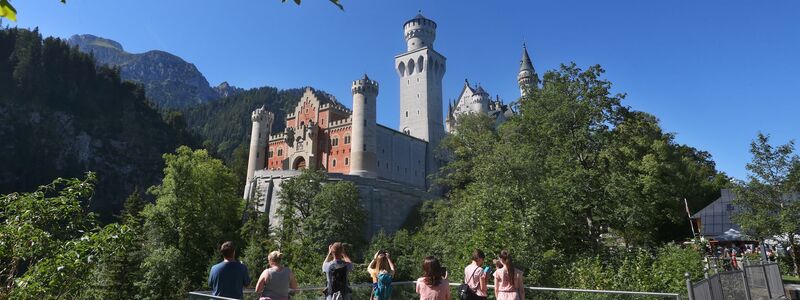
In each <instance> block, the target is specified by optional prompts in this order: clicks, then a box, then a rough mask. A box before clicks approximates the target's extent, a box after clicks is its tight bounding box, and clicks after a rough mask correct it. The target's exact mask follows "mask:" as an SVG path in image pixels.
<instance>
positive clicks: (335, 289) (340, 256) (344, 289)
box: [322, 242, 353, 300]
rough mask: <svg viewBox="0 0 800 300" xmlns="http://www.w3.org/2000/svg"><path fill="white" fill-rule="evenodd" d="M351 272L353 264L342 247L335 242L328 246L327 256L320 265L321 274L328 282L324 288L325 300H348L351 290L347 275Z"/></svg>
mask: <svg viewBox="0 0 800 300" xmlns="http://www.w3.org/2000/svg"><path fill="white" fill-rule="evenodd" d="M352 270H353V262H352V261H351V260H350V257H348V256H347V253H345V251H344V245H342V243H341V242H336V243H333V244H331V245H330V246H328V256H326V257H325V261H324V262H323V263H322V272H323V273H325V277H326V278H327V280H328V285H327V287H326V288H325V299H326V300H350V297H351V295H352V290H351V289H350V285H349V284H348V281H347V273H349V272H350V271H352Z"/></svg>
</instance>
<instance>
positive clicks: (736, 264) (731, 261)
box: [705, 243, 791, 271]
mask: <svg viewBox="0 0 800 300" xmlns="http://www.w3.org/2000/svg"><path fill="white" fill-rule="evenodd" d="M762 246H763V247H764V248H763V251H762ZM788 249H789V250H791V247H788ZM705 253H706V267H707V268H709V269H711V268H721V269H724V270H726V271H731V270H741V269H742V263H743V261H744V260H746V258H745V257H746V256H758V257H759V258H758V259H757V260H764V259H765V260H766V261H769V262H775V261H776V260H777V259H778V257H780V256H787V255H789V253H788V251H787V249H786V248H784V247H783V245H781V244H776V245H767V244H760V245H759V244H753V243H730V244H726V245H716V246H715V247H712V246H711V245H706V248H705ZM762 256H763V257H762Z"/></svg>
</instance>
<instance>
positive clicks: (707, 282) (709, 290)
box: [703, 268, 717, 299]
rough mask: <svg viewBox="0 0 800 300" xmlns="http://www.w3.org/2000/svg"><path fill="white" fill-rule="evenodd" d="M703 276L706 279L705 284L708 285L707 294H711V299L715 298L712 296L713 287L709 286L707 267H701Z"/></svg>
mask: <svg viewBox="0 0 800 300" xmlns="http://www.w3.org/2000/svg"><path fill="white" fill-rule="evenodd" d="M703 277H705V279H706V286H707V287H708V294H709V295H711V299H717V298H715V297H714V289H712V288H711V279H710V278H709V277H708V268H704V269H703Z"/></svg>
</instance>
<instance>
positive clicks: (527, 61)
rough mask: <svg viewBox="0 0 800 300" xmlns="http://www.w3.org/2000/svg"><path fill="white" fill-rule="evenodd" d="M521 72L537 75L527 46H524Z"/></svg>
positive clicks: (520, 64) (520, 65)
mask: <svg viewBox="0 0 800 300" xmlns="http://www.w3.org/2000/svg"><path fill="white" fill-rule="evenodd" d="M519 71H520V72H522V71H530V72H531V74H533V73H536V70H534V69H533V63H532V62H531V57H530V56H528V47H527V46H526V45H525V44H522V60H521V61H520V62H519Z"/></svg>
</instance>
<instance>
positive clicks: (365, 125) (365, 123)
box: [364, 119, 367, 127]
mask: <svg viewBox="0 0 800 300" xmlns="http://www.w3.org/2000/svg"><path fill="white" fill-rule="evenodd" d="M364 127H367V119H364Z"/></svg>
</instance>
